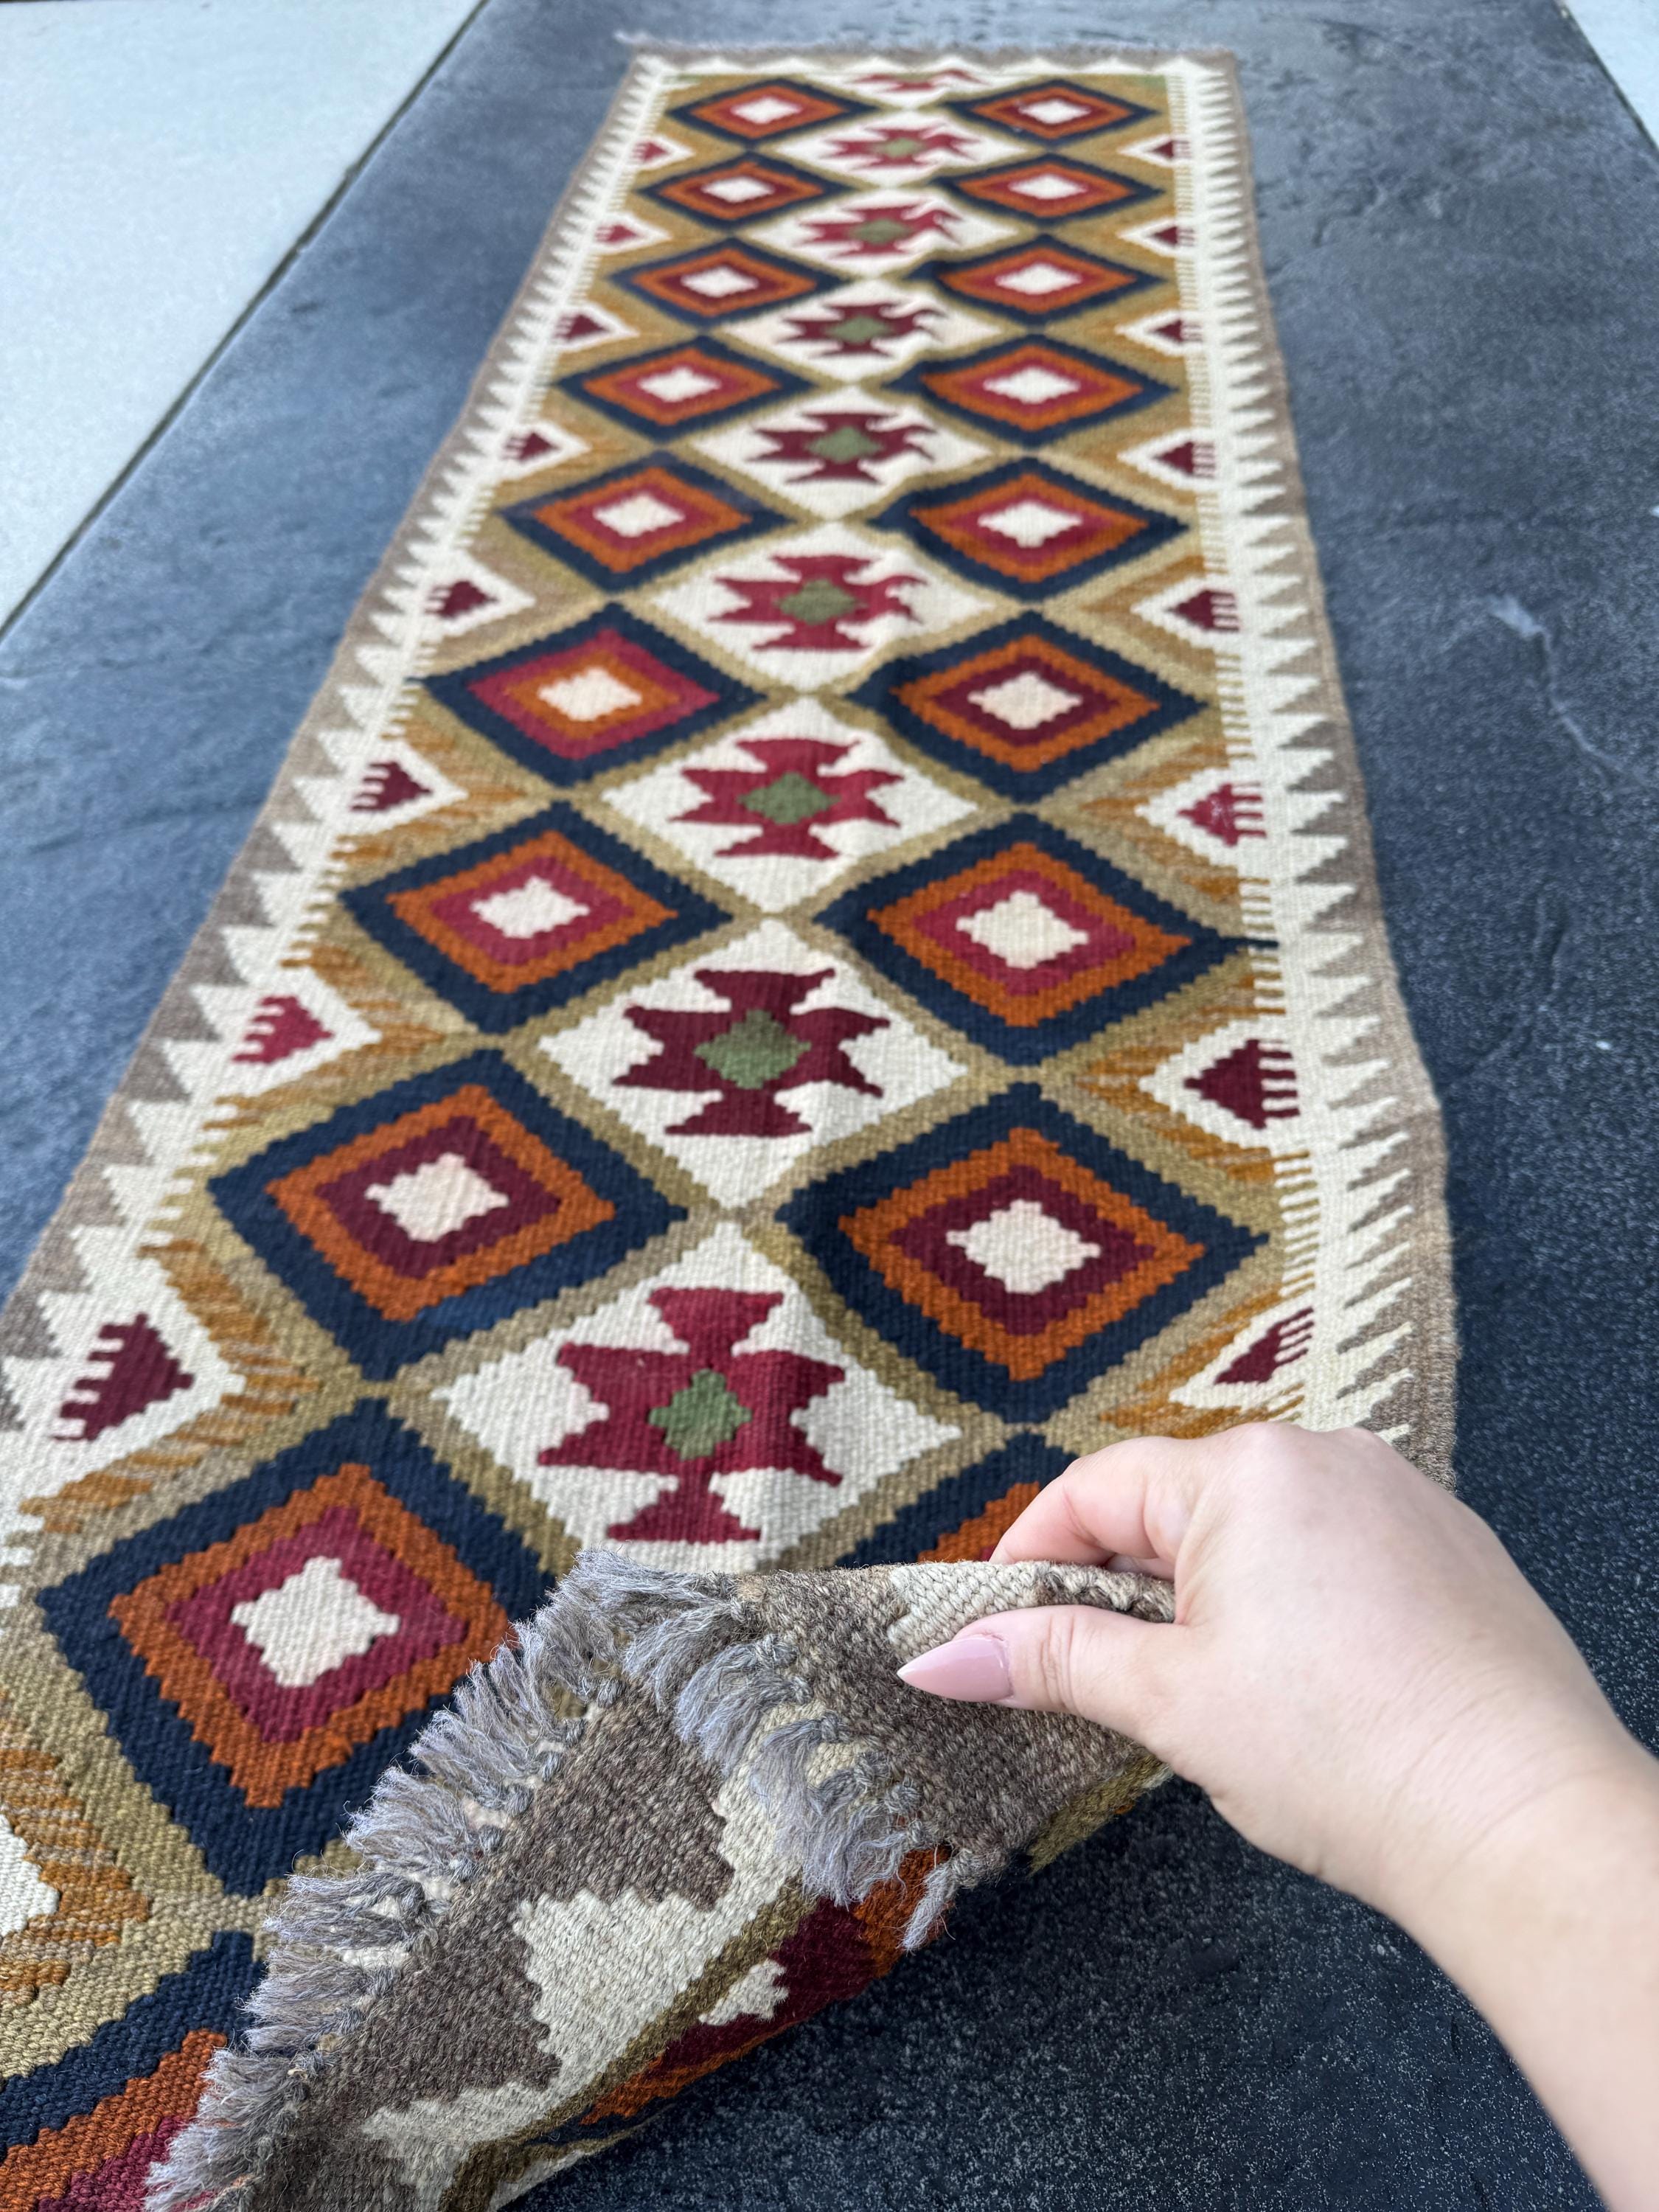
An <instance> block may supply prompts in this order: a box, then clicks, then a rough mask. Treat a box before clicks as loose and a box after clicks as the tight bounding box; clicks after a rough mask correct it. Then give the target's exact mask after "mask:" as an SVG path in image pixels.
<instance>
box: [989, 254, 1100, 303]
mask: <svg viewBox="0 0 1659 2212" xmlns="http://www.w3.org/2000/svg"><path fill="white" fill-rule="evenodd" d="M997 282H998V283H999V284H1000V286H1001V288H1002V289H1003V290H1004V291H1005V292H1028V293H1030V295H1032V297H1033V298H1035V299H1041V298H1042V296H1043V295H1044V294H1045V293H1048V292H1069V291H1071V290H1072V289H1073V288H1074V287H1075V286H1076V285H1079V284H1080V283H1082V282H1083V279H1082V278H1081V277H1080V276H1079V275H1078V273H1077V271H1076V270H1075V269H1057V268H1056V267H1055V266H1054V263H1053V262H1052V261H1028V262H1027V263H1026V264H1025V266H1024V268H1023V269H1012V270H1009V272H1008V274H1007V275H1006V276H999V277H998V279H997Z"/></svg>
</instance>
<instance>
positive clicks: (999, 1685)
mask: <svg viewBox="0 0 1659 2212" xmlns="http://www.w3.org/2000/svg"><path fill="white" fill-rule="evenodd" d="M898 1671H899V1680H900V1681H902V1682H908V1684H909V1685H910V1687H911V1688H912V1689H913V1690H926V1691H927V1693H928V1695H929V1696H930V1697H934V1698H957V1699H962V1700H963V1702H964V1703H966V1704H969V1705H995V1704H997V1703H998V1702H999V1701H1000V1699H1004V1698H1006V1697H1011V1696H1012V1694H1013V1687H1014V1680H1013V1676H1012V1674H1011V1673H1010V1672H1009V1668H1008V1652H1007V1647H1006V1645H1005V1644H1003V1643H1001V1641H1000V1639H999V1638H996V1637H994V1636H977V1635H975V1633H974V1632H973V1631H972V1630H971V1629H969V1630H968V1631H966V1632H964V1633H963V1635H961V1636H957V1637H953V1638H951V1642H950V1643H949V1644H935V1645H934V1646H933V1650H931V1651H923V1652H920V1653H918V1655H917V1656H916V1657H915V1658H914V1659H912V1660H911V1661H909V1662H908V1664H907V1665H905V1666H902V1667H901V1668H899V1670H898Z"/></svg>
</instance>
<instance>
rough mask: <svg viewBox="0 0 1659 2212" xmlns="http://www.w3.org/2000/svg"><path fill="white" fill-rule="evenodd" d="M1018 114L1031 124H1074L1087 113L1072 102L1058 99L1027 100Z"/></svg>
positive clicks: (1074, 101)
mask: <svg viewBox="0 0 1659 2212" xmlns="http://www.w3.org/2000/svg"><path fill="white" fill-rule="evenodd" d="M1020 112H1021V113H1022V114H1024V115H1029V116H1030V118H1031V120H1032V122H1033V123H1075V122H1077V121H1078V120H1079V118H1081V117H1083V116H1085V115H1086V114H1087V113H1088V112H1089V111H1088V109H1087V108H1086V107H1079V105H1078V103H1077V101H1076V100H1060V99H1052V100H1027V101H1026V102H1025V104H1024V106H1023V107H1022V109H1021V111H1020Z"/></svg>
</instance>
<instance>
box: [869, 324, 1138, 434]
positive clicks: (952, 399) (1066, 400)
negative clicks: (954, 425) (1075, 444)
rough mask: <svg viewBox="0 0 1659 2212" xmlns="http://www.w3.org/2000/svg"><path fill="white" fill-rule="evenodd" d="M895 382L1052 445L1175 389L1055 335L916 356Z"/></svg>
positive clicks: (1004, 429) (969, 415)
mask: <svg viewBox="0 0 1659 2212" xmlns="http://www.w3.org/2000/svg"><path fill="white" fill-rule="evenodd" d="M892 383H893V388H894V389H896V390H899V391H908V392H917V393H919V394H920V395H921V397H922V398H926V399H931V400H932V401H933V404H935V405H936V406H939V407H946V408H949V409H950V410H951V413H952V414H955V415H960V416H964V417H965V418H966V419H967V420H968V421H969V422H974V423H976V424H977V425H979V426H980V427H981V428H986V427H987V426H990V425H994V426H995V427H996V428H998V429H1000V431H1002V432H1003V434H1004V435H1005V436H1008V437H1012V438H1017V439H1019V440H1021V441H1024V443H1025V444H1026V445H1028V446H1041V445H1046V444H1047V443H1048V441H1049V440H1050V439H1051V438H1063V437H1065V436H1066V434H1067V433H1068V432H1069V431H1072V430H1076V429H1079V428H1082V427H1083V425H1084V424H1085V423H1092V422H1105V421H1107V420H1108V419H1109V417H1111V416H1117V415H1125V414H1128V413H1129V412H1131V411H1132V410H1133V409H1135V408H1137V407H1149V406H1151V405H1152V404H1153V402H1154V401H1156V400H1159V399H1167V398H1168V397H1169V395H1170V386H1168V385H1167V384H1159V383H1158V382H1157V381H1156V380H1155V379H1153V378H1152V377H1150V376H1143V375H1141V374H1140V373H1139V370H1136V369H1132V368H1125V367H1123V366H1122V364H1121V362H1115V361H1110V360H1109V359H1107V357H1106V356H1104V355H1099V354H1096V355H1091V354H1085V353H1079V352H1078V351H1077V350H1076V349H1075V348H1073V347H1071V346H1063V345H1060V344H1057V343H1055V341H1054V339H1052V338H1024V339H1021V340H1019V341H1018V342H1017V343H1014V344H1012V345H997V346H988V347H987V349H985V351H984V352H983V353H977V354H971V355H969V356H968V358H967V359H966V360H965V361H933V362H930V361H921V362H917V363H916V365H915V367H914V368H910V369H908V370H907V371H906V372H905V374H903V375H902V376H897V377H895V378H894V379H893V380H892Z"/></svg>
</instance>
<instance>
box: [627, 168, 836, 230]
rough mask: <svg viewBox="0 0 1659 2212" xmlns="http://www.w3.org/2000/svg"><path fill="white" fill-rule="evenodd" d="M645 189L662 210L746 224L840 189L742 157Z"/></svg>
mask: <svg viewBox="0 0 1659 2212" xmlns="http://www.w3.org/2000/svg"><path fill="white" fill-rule="evenodd" d="M646 190H647V192H649V194H650V195H651V197H652V198H653V199H657V200H660V201H661V202H662V203H663V204H664V205H665V207H673V208H680V209H683V210H684V211H685V212H686V213H687V214H689V215H695V216H700V217H701V218H702V221H703V222H751V221H753V220H755V219H756V218H757V217H758V216H764V215H779V214H781V212H782V211H783V210H784V209H785V208H790V207H796V206H799V204H802V203H803V202H805V201H807V200H821V199H827V198H828V197H829V196H830V195H831V194H832V193H835V192H839V191H845V190H846V187H845V185H832V184H828V183H826V182H825V180H824V179H823V178H822V177H809V176H808V175H807V173H806V172H805V170H804V169H797V168H793V167H791V166H790V164H789V163H788V162H787V161H775V160H773V159H771V158H770V157H769V158H768V159H766V160H765V161H762V160H760V159H759V158H758V157H757V156H756V155H751V154H745V155H738V157H737V158H736V159H735V160H733V161H720V162H717V163H716V164H715V165H714V167H713V168H708V169H690V170H683V171H682V172H681V173H680V174H679V175H678V176H677V177H670V178H668V179H665V182H663V183H662V184H659V185H647V186H646Z"/></svg>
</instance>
